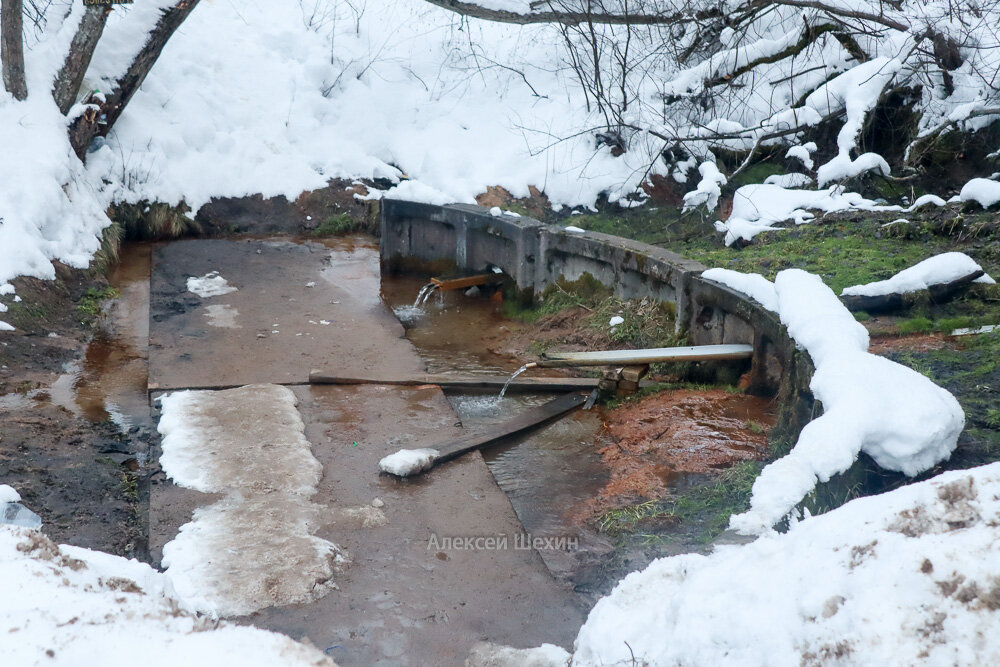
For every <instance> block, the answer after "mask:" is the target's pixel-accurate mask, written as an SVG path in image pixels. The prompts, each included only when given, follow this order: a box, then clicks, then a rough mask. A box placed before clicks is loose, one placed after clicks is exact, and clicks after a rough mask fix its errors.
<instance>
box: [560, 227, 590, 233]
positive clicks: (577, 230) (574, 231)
mask: <svg viewBox="0 0 1000 667" xmlns="http://www.w3.org/2000/svg"><path fill="white" fill-rule="evenodd" d="M563 229H564V230H565V231H567V232H570V233H572V234H584V233H586V231H587V230H586V229H581V228H579V227H577V226H575V225H567V226H565V227H563Z"/></svg>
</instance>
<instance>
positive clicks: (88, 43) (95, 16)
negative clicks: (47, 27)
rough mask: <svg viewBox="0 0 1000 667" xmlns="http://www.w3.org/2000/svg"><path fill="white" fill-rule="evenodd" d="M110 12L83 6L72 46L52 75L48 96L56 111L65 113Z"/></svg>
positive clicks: (106, 6) (72, 101)
mask: <svg viewBox="0 0 1000 667" xmlns="http://www.w3.org/2000/svg"><path fill="white" fill-rule="evenodd" d="M110 13H111V5H87V7H86V8H85V9H84V12H83V18H82V19H80V25H79V26H78V27H77V29H76V34H75V35H73V43H72V44H71V45H70V47H69V53H68V54H67V56H66V62H64V63H63V66H62V69H61V70H59V74H58V75H56V80H55V84H54V85H53V87H52V97H53V98H54V99H55V101H56V105H57V106H58V107H59V111H61V112H62V113H66V112H67V111H69V109H70V107H72V106H73V103H74V102H76V96H77V95H78V94H79V92H80V84H82V83H83V76H84V75H85V74H86V73H87V68H88V67H90V59H91V58H92V57H93V56H94V49H96V48H97V42H98V41H99V40H100V39H101V35H102V34H103V33H104V24H105V23H107V21H108V14H110Z"/></svg>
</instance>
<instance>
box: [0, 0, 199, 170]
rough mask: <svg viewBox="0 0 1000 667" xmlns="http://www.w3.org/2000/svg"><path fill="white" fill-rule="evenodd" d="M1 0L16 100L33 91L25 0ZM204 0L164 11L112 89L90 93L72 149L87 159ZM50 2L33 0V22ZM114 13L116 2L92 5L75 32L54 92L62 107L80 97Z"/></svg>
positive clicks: (74, 128)
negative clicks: (27, 63)
mask: <svg viewBox="0 0 1000 667" xmlns="http://www.w3.org/2000/svg"><path fill="white" fill-rule="evenodd" d="M0 2H2V3H3V4H2V16H0V23H2V26H0V27H2V46H3V51H2V58H3V79H4V86H5V88H6V89H7V91H8V92H10V93H11V94H12V95H13V96H14V97H15V98H17V99H19V100H23V99H26V98H27V96H28V89H27V85H26V83H25V76H24V35H23V30H22V27H23V18H22V16H23V14H24V7H23V5H22V0H0ZM198 2H199V0H176V1H175V2H174V4H173V5H172V6H170V7H167V8H165V9H163V10H162V15H161V16H160V19H159V21H157V23H156V25H155V26H154V27H153V29H152V31H150V33H149V34H148V35H147V36H146V42H145V44H144V45H143V47H142V48H141V49H140V50H139V52H138V53H137V54H136V56H135V58H133V60H132V62H131V63H130V64H129V66H128V69H126V71H125V73H124V74H123V75H122V76H121V77H119V78H118V80H117V81H115V82H114V85H113V87H112V89H111V91H110V92H109V93H107V94H103V95H99V96H88V97H87V98H85V99H84V102H85V103H86V104H87V107H86V109H85V110H84V112H83V113H81V114H79V115H77V116H76V117H75V118H73V119H72V123H71V124H70V128H69V137H70V143H71V144H72V146H73V150H74V151H75V152H76V154H77V155H78V156H79V157H80V159H81V160H82V159H84V157H85V156H86V152H87V147H88V146H89V145H90V142H91V141H92V140H93V139H94V138H95V137H97V136H104V135H106V134H107V133H108V131H110V130H111V128H112V127H113V126H114V124H115V122H116V121H117V120H118V118H119V117H120V116H121V114H122V112H123V111H124V110H125V107H126V106H127V105H128V103H129V101H130V100H131V99H132V96H133V95H134V94H135V93H136V91H137V90H139V87H140V86H141V85H142V82H143V81H145V79H146V75H148V74H149V71H150V70H151V69H152V68H153V65H154V64H156V61H157V59H158V58H159V57H160V54H161V53H162V52H163V47H165V46H166V44H167V42H168V41H169V40H170V38H171V37H172V36H173V34H174V33H175V32H176V31H177V29H178V28H179V27H180V26H181V24H182V23H183V22H184V20H185V19H186V18H187V17H188V15H190V14H191V12H192V11H194V8H195V7H196V6H197V5H198ZM49 4H51V3H39V2H36V1H34V0H29V10H30V11H29V13H28V18H29V20H30V21H31V22H32V23H33V24H34V25H35V26H36V27H39V26H43V25H44V23H45V12H46V10H47V9H48V7H49ZM111 11H112V5H111V4H95V5H87V6H86V7H85V8H84V12H83V16H82V17H81V19H80V23H79V25H78V26H77V29H76V32H75V33H74V35H73V40H72V43H71V45H70V49H69V52H68V53H67V54H66V58H65V60H64V62H63V65H62V67H61V68H60V70H59V72H58V73H57V74H56V76H55V79H54V81H53V86H52V90H51V91H50V92H51V95H52V98H53V100H54V101H55V103H56V105H57V106H58V107H59V111H61V112H62V113H64V114H66V113H69V111H70V109H71V108H72V107H73V104H74V103H75V102H76V101H77V98H78V97H79V95H80V86H81V84H82V83H83V79H84V76H85V75H86V73H87V68H88V67H89V66H90V61H91V59H92V58H93V56H94V52H95V50H96V49H97V46H98V44H99V43H100V40H101V36H102V35H103V34H104V26H105V24H106V23H107V20H108V16H109V14H110V13H111Z"/></svg>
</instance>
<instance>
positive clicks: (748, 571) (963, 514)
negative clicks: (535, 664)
mask: <svg viewBox="0 0 1000 667" xmlns="http://www.w3.org/2000/svg"><path fill="white" fill-rule="evenodd" d="M998 522H1000V463H994V464H992V465H989V466H984V467H981V468H976V469H973V470H968V471H957V472H950V473H946V474H943V475H940V476H938V477H935V478H934V479H932V480H929V481H926V482H921V483H918V484H912V485H909V486H905V487H902V488H899V489H897V490H895V491H892V492H890V493H886V494H883V495H880V496H875V497H869V498H860V499H857V500H854V501H851V502H850V503H847V504H846V505H844V506H842V507H840V508H838V509H835V510H833V511H831V512H829V513H827V514H824V515H822V516H817V517H812V518H808V519H806V520H804V521H801V522H798V523H796V524H795V525H793V526H791V527H790V529H789V531H788V532H787V533H785V534H778V533H772V534H770V535H765V536H763V537H760V538H758V539H757V540H756V541H755V542H752V543H750V544H746V545H741V546H719V547H717V548H716V549H715V551H714V552H713V553H712V554H711V555H709V556H702V555H696V554H689V555H681V556H674V557H670V558H663V559H660V560H657V561H654V562H653V563H652V564H650V565H649V566H648V567H647V568H646V569H645V570H643V571H641V572H635V573H632V574H630V575H628V576H627V577H626V578H625V579H623V580H622V581H621V582H620V583H619V584H618V585H617V586H616V587H615V589H614V590H613V591H612V592H611V594H610V595H609V596H607V597H605V598H603V599H602V600H600V601H599V602H598V603H597V605H596V606H595V607H594V608H593V610H592V611H591V612H590V615H589V616H588V618H587V621H586V623H585V625H584V626H583V628H581V630H580V633H579V635H578V636H577V639H576V643H575V652H574V655H573V663H572V664H573V665H576V666H579V667H583V666H591V665H594V666H596V665H613V664H614V665H631V664H650V665H673V664H678V665H761V666H763V665H799V664H824V665H826V664H851V665H915V664H927V665H984V664H996V663H997V662H998V661H1000V634H998V633H997V632H995V628H996V624H997V622H998V621H1000V612H998V605H997V603H996V599H997V598H996V596H997V595H998V594H1000V585H998V581H997V578H996V562H997V546H996V545H997V540H998V537H1000V532H998V529H997V525H998ZM726 600H733V601H738V602H737V603H733V604H727V603H725V601H726ZM633 654H634V661H633Z"/></svg>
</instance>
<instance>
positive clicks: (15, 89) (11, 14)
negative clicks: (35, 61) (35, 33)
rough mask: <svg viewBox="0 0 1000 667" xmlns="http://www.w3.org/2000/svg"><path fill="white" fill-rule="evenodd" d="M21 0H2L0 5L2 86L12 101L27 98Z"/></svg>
mask: <svg viewBox="0 0 1000 667" xmlns="http://www.w3.org/2000/svg"><path fill="white" fill-rule="evenodd" d="M21 11H22V10H21V0H2V4H0V59H2V60H3V86H4V88H5V89H6V90H7V92H8V93H10V94H11V95H13V96H14V99H17V100H23V99H25V98H27V97H28V84H27V83H26V82H25V80H24V31H23V25H22V24H23V20H22V15H21Z"/></svg>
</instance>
